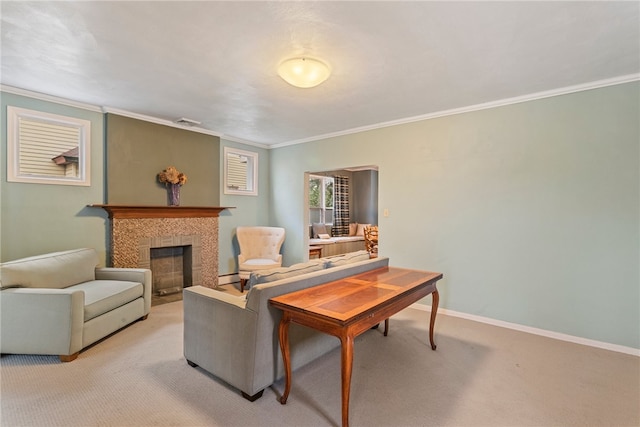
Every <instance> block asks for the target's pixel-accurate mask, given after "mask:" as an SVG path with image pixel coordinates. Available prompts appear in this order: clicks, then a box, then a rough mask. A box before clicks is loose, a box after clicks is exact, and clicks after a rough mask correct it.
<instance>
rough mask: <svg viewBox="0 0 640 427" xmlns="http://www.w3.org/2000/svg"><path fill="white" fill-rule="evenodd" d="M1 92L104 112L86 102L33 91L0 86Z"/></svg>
mask: <svg viewBox="0 0 640 427" xmlns="http://www.w3.org/2000/svg"><path fill="white" fill-rule="evenodd" d="M0 91H2V92H6V93H12V94H14V95H20V96H25V97H27V98H34V99H39V100H41V101H47V102H53V103H55V104H61V105H66V106H68V107H74V108H80V109H83V110H88V111H93V112H95V113H100V112H102V108H101V107H99V106H97V105H92V104H86V103H84V102H78V101H73V100H71V99H65V98H60V97H57V96H53V95H47V94H44V93H41V92H34V91H31V90H26V89H20V88H17V87H13V86H7V85H0Z"/></svg>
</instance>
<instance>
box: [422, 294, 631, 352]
mask: <svg viewBox="0 0 640 427" xmlns="http://www.w3.org/2000/svg"><path fill="white" fill-rule="evenodd" d="M409 307H410V308H415V309H416V310H421V311H429V312H431V306H430V305H426V304H420V303H415V304H412V305H410V306H409ZM438 313H442V314H446V315H447V316H452V317H459V318H461V319H467V320H472V321H474V322H479V323H486V324H488V325H493V326H498V327H501V328H507V329H513V330H515V331H520V332H526V333H529V334H533V335H540V336H543V337H547V338H553V339H556V340H560V341H567V342H572V343H575V344H582V345H586V346H589V347H596V348H601V349H604V350H610V351H615V352H618V353H625V354H630V355H632V356H638V357H640V349H638V348H633V347H626V346H623V345H618V344H611V343H607V342H602V341H596V340H591V339H588V338H582V337H576V336H573V335H567V334H562V333H560V332H553V331H547V330H545V329H539V328H533V327H531V326H525V325H519V324H517V323H511V322H505V321H503V320H496V319H491V318H488V317H483V316H476V315H474V314H467V313H461V312H459V311H454V310H447V309H443V308H439V309H438Z"/></svg>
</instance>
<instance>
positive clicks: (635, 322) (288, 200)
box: [271, 82, 640, 348]
mask: <svg viewBox="0 0 640 427" xmlns="http://www.w3.org/2000/svg"><path fill="white" fill-rule="evenodd" d="M639 96H640V93H639V84H638V83H637V82H636V83H629V84H623V85H617V86H611V87H607V88H601V89H596V90H589V91H584V92H579V93H574V94H568V95H563V96H556V97H552V98H546V99H541V100H536V101H530V102H524V103H520V104H515V105H510V106H505V107H500V108H492V109H487V110H482V111H476V112H470V113H466V114H459V115H453V116H447V117H441V118H437V119H431V120H424V121H420V122H414V123H409V124H404V125H399V126H394V127H387V128H383V129H378V130H373V131H368V132H361V133H357V134H353V135H346V136H341V137H335V138H329V139H326V140H322V141H316V142H311V143H307V144H300V145H293V146H287V147H281V148H277V149H273V150H271V170H272V174H271V176H272V179H271V186H272V188H273V198H272V200H271V209H272V214H271V222H272V223H273V225H281V226H285V227H287V231H288V235H287V250H286V253H285V257H284V258H285V261H284V262H285V264H286V265H289V264H292V263H294V262H298V261H301V260H302V259H303V257H304V252H305V249H304V248H305V247H306V240H305V236H304V233H303V230H304V229H305V227H304V223H305V214H306V212H305V209H304V206H305V203H304V200H303V194H304V189H303V186H304V173H305V172H306V171H317V170H331V169H339V168H343V167H348V166H357V165H369V164H371V165H378V166H379V176H378V177H379V200H378V206H379V226H380V254H381V255H384V256H389V257H390V259H391V264H392V265H395V266H400V267H409V268H418V269H427V270H435V271H441V272H443V273H444V279H443V280H442V281H441V282H440V286H439V288H440V289H441V306H442V307H444V308H448V309H450V310H455V311H459V312H463V313H467V314H471V315H478V316H483V317H487V318H492V319H496V320H502V321H507V322H513V323H517V324H520V325H525V326H531V327H535V328H541V329H544V330H549V331H555V332H559V333H564V334H569V335H573V336H578V337H583V338H586V339H592V340H597V341H602V342H608V343H612V344H618V345H623V346H628V347H633V348H640V285H639V284H640V277H639V268H638V263H639V260H640V251H639V246H640V240H639V239H640V221H639V218H640V212H639V209H640V207H639V206H640V200H639V199H640V184H639V181H640V180H639V172H638V171H639V169H640V164H639V141H640V132H639V129H638V128H639V124H638V117H640V111H639V107H638V105H639V99H640V97H639ZM333 150H335V152H339V153H340V155H339V156H337V155H335V154H334V153H333ZM383 209H388V210H389V216H388V217H383V216H382V214H381V212H382V210H383ZM424 302H425V303H430V299H425V301H424Z"/></svg>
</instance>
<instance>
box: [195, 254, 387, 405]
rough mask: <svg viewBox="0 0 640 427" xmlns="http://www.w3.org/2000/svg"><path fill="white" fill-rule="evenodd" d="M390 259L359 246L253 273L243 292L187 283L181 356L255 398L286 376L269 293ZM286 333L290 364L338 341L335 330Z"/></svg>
mask: <svg viewBox="0 0 640 427" xmlns="http://www.w3.org/2000/svg"><path fill="white" fill-rule="evenodd" d="M388 263H389V260H388V258H384V257H381V258H375V259H369V254H368V253H367V252H366V251H359V252H354V253H352V254H345V255H342V256H338V257H332V258H321V259H317V260H313V261H310V262H308V263H302V264H296V265H294V266H291V267H288V268H279V269H274V270H269V271H266V272H264V271H263V272H258V273H252V275H251V277H250V279H249V286H250V288H251V289H250V290H249V292H248V293H247V294H246V296H242V297H237V296H233V295H229V294H227V293H225V292H222V291H218V290H215V289H210V288H205V287H202V286H192V287H189V288H185V289H184V291H183V296H184V298H183V300H184V301H183V303H184V356H185V358H186V359H187V362H188V363H189V365H191V366H200V367H201V368H202V369H204V370H205V371H208V372H210V373H211V374H213V375H215V376H216V377H218V378H219V379H221V380H223V381H225V382H226V383H228V384H230V385H232V386H233V387H235V388H237V389H239V390H240V391H241V392H242V395H243V396H244V397H245V398H247V399H248V400H250V401H254V400H256V399H258V398H259V397H261V396H262V392H263V391H264V389H265V388H266V387H268V386H270V385H271V384H273V383H274V382H275V381H276V380H277V379H279V378H281V377H283V376H284V370H283V364H282V356H281V354H280V346H279V342H278V324H279V322H280V318H281V317H282V312H281V311H280V310H278V309H276V308H274V307H271V305H270V304H269V299H270V298H272V297H275V296H278V295H282V294H285V293H290V292H294V291H297V290H300V289H304V288H309V287H312V286H316V285H319V284H322V283H327V282H330V281H332V280H337V279H340V278H343V277H347V276H351V275H354V274H358V273H362V272H364V271H368V270H373V269H376V268H380V267H385V266H387V265H388ZM289 339H290V345H291V366H292V369H296V368H298V367H300V366H303V365H305V364H307V363H309V362H310V361H312V360H314V359H316V358H318V357H320V356H321V355H323V354H325V353H327V352H328V351H329V350H331V349H333V348H335V347H337V346H338V345H339V344H340V341H339V340H337V339H336V338H335V337H333V336H330V335H326V334H322V333H320V332H317V331H314V330H311V329H309V328H305V327H303V326H300V325H296V324H292V325H291V326H290V332H289Z"/></svg>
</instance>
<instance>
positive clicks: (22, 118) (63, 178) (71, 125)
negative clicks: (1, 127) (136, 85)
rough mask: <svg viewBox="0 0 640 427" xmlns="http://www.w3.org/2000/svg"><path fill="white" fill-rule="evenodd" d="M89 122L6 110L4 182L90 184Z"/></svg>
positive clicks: (13, 108)
mask: <svg viewBox="0 0 640 427" xmlns="http://www.w3.org/2000/svg"><path fill="white" fill-rule="evenodd" d="M90 137H91V122H89V121H88V120H82V119H77V118H74V117H66V116H59V115H56V114H50V113H44V112H41V111H33V110H27V109H24V108H17V107H11V106H8V107H7V181H9V182H28V183H34V184H58V185H82V186H89V185H91V180H90V173H89V170H90V169H89V159H90V155H89V146H90Z"/></svg>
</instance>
